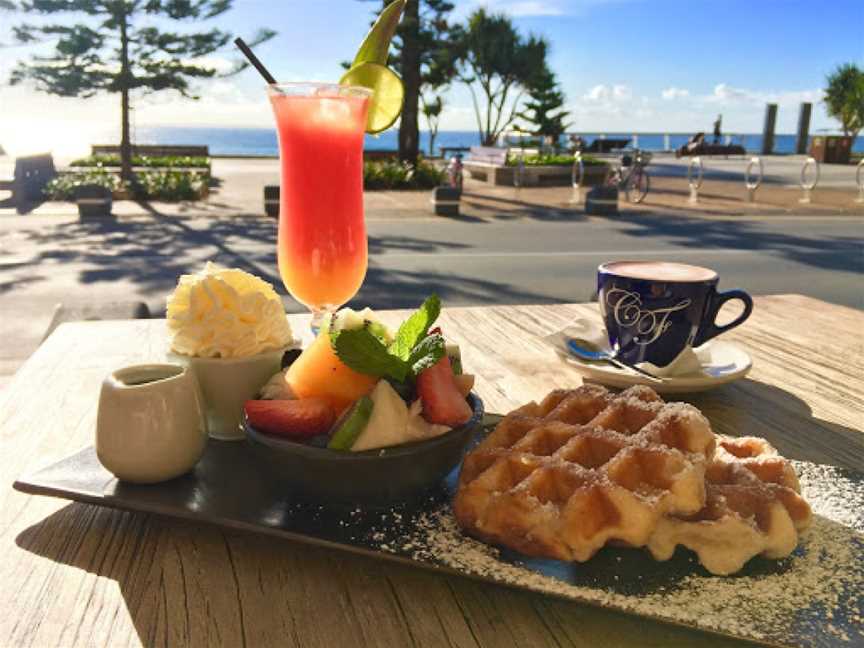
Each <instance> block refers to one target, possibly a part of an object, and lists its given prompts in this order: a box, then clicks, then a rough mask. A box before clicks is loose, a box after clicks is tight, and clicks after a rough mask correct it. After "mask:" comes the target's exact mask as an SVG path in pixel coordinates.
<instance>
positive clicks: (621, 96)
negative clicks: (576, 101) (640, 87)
mask: <svg viewBox="0 0 864 648" xmlns="http://www.w3.org/2000/svg"><path fill="white" fill-rule="evenodd" d="M632 98H633V91H632V90H631V89H630V88H629V87H628V86H626V85H622V84H617V85H606V84H604V83H601V84H600V85H595V86H594V87H593V88H591V89H590V90H589V91H588V92H587V93H585V95H583V97H582V99H583V100H585V101H594V102H605V103H610V102H612V103H614V102H619V101H630V100H631V99H632Z"/></svg>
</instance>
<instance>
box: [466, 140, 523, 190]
mask: <svg viewBox="0 0 864 648" xmlns="http://www.w3.org/2000/svg"><path fill="white" fill-rule="evenodd" d="M507 151H508V149H506V148H499V147H496V146H472V147H471V150H470V152H469V153H468V158H467V159H466V160H465V161H464V162H463V164H462V168H463V169H465V171H467V172H468V174H469V175H470V176H471V177H472V178H474V179H475V180H482V181H484V182H488V183H489V184H493V185H495V184H513V183H512V181H511V182H504V180H502V178H501V177H499V176H501V175H502V173H503V174H504V175H507ZM510 175H511V176H512V172H511V173H510Z"/></svg>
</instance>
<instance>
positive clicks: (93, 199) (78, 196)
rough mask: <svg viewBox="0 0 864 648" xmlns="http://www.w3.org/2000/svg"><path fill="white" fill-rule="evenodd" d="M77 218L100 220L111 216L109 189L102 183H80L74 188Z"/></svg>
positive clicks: (111, 200)
mask: <svg viewBox="0 0 864 648" xmlns="http://www.w3.org/2000/svg"><path fill="white" fill-rule="evenodd" d="M75 202H76V203H77V204H78V218H79V220H82V221H83V220H102V219H105V218H110V217H111V208H112V206H113V204H114V202H113V199H112V196H111V190H110V189H108V188H107V187H103V186H102V185H97V184H91V185H81V186H79V187H77V188H76V189H75Z"/></svg>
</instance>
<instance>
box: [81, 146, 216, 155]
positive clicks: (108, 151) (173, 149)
mask: <svg viewBox="0 0 864 648" xmlns="http://www.w3.org/2000/svg"><path fill="white" fill-rule="evenodd" d="M90 153H91V154H92V155H120V147H119V146H117V145H116V144H94V145H92V146H91V147H90ZM132 155H141V156H143V157H210V147H209V146H206V145H203V146H199V145H190V146H172V145H166V144H135V145H133V146H132Z"/></svg>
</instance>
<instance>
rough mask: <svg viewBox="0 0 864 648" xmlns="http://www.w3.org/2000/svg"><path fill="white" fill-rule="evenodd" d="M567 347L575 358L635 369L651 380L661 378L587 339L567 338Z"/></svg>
mask: <svg viewBox="0 0 864 648" xmlns="http://www.w3.org/2000/svg"><path fill="white" fill-rule="evenodd" d="M567 349H568V350H569V351H570V353H572V354H573V355H574V356H576V357H577V358H581V359H582V360H588V361H589V362H608V363H609V364H611V365H613V366H615V367H619V368H620V369H630V370H631V371H635V372H636V373H638V374H642V375H643V376H645V377H647V378H651V379H652V380H660V381H662V380H663V379H662V378H661V377H660V376H655V375H654V374H652V373H650V372H648V371H645V370H644V369H640V368H639V367H637V366H635V365H632V364H628V363H626V362H623V361H621V360H619V359H618V358H616V357H615V356H614V355H612V354H611V353H609V352H608V351H603V350H601V349H598V348H597V347H596V346H595V345H594V344H592V343H591V342H588V341H587V340H580V339H578V338H569V339H568V340H567Z"/></svg>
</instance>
